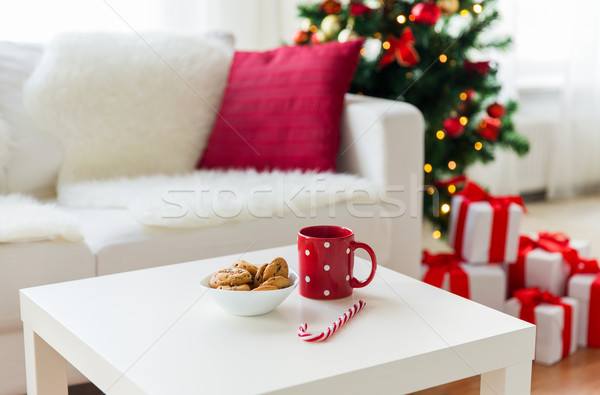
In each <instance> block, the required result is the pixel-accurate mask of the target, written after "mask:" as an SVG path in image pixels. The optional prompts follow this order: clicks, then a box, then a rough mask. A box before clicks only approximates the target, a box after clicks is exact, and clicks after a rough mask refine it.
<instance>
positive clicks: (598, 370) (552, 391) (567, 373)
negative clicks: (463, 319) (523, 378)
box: [69, 348, 600, 395]
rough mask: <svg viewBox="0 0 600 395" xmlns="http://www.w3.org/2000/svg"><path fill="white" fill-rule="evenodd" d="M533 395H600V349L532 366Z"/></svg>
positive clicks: (458, 388) (87, 387)
mask: <svg viewBox="0 0 600 395" xmlns="http://www.w3.org/2000/svg"><path fill="white" fill-rule="evenodd" d="M531 393H532V394H534V395H584V394H585V395H594V394H600V349H598V348H588V349H581V350H578V351H577V352H576V353H575V354H573V355H571V356H569V357H568V358H566V359H564V360H562V361H561V362H559V363H557V364H556V365H554V366H549V367H547V366H542V365H538V364H533V379H532V384H531ZM101 394H102V392H101V391H100V390H98V389H97V388H96V387H94V386H93V385H92V384H83V385H77V386H73V387H70V388H69V395H101ZM415 394H418V395H477V394H479V377H472V378H469V379H465V380H461V381H457V382H454V383H450V384H446V385H442V386H439V387H435V388H432V389H429V390H425V391H420V392H415Z"/></svg>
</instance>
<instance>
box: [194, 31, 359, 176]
mask: <svg viewBox="0 0 600 395" xmlns="http://www.w3.org/2000/svg"><path fill="white" fill-rule="evenodd" d="M361 45H362V40H355V41H350V42H346V43H338V42H334V43H327V44H322V45H315V46H296V47H281V48H277V49H275V50H271V51H267V52H236V54H235V56H234V59H233V63H232V66H231V71H230V73H229V80H228V82H227V89H226V91H225V97H224V98H223V104H222V106H221V109H220V110H219V111H220V117H219V118H218V119H217V121H216V123H215V127H214V130H213V132H212V134H211V136H210V140H209V143H208V146H207V148H206V151H205V152H204V155H203V156H202V159H201V161H200V164H199V167H200V168H209V169H213V168H226V169H227V168H242V169H243V168H254V169H257V170H271V169H281V170H288V169H303V170H318V171H325V170H335V165H336V158H337V150H338V146H339V139H340V136H339V134H340V117H341V114H342V107H343V102H344V94H345V93H346V92H347V90H348V87H349V85H350V81H351V80H352V76H353V75H354V71H355V69H356V66H357V65H358V58H359V51H360V48H361Z"/></svg>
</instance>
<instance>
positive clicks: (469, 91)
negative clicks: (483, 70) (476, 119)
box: [465, 89, 475, 101]
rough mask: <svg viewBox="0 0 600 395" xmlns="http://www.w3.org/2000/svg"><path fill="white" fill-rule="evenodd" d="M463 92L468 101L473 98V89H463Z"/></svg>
mask: <svg viewBox="0 0 600 395" xmlns="http://www.w3.org/2000/svg"><path fill="white" fill-rule="evenodd" d="M465 93H466V94H467V100H468V101H471V100H473V99H474V98H475V89H469V90H467V91H465Z"/></svg>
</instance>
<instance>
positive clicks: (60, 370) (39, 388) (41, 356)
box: [23, 324, 68, 395]
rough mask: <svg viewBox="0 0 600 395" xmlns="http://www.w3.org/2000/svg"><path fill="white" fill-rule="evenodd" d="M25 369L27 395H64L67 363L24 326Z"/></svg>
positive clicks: (66, 391) (66, 389)
mask: <svg viewBox="0 0 600 395" xmlns="http://www.w3.org/2000/svg"><path fill="white" fill-rule="evenodd" d="M23 335H24V336H25V368H26V370H27V394H28V395H66V394H67V393H68V387H67V363H66V361H65V359H64V358H63V357H62V356H61V355H60V354H59V353H57V352H56V350H54V349H53V348H52V347H51V346H50V345H49V344H48V343H46V342H45V341H44V339H42V338H41V337H39V336H38V335H37V334H36V333H35V332H34V331H33V330H32V329H31V328H29V327H28V326H27V325H26V324H24V325H23Z"/></svg>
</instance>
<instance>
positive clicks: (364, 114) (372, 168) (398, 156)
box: [338, 94, 424, 277]
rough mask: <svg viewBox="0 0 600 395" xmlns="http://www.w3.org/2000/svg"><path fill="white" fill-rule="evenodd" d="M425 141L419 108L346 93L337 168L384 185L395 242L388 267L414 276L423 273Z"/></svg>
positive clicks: (382, 186)
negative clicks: (421, 264)
mask: <svg viewBox="0 0 600 395" xmlns="http://www.w3.org/2000/svg"><path fill="white" fill-rule="evenodd" d="M423 139H424V121H423V116H422V115H421V113H420V111H419V110H418V109H417V108H416V107H414V106H412V105H410V104H408V103H403V102H395V101H392V100H385V99H377V98H372V97H366V96H357V95H352V94H348V95H346V100H345V105H344V112H343V114H342V122H341V142H340V151H339V154H338V169H339V171H340V172H348V173H353V174H358V175H360V176H362V177H364V178H366V179H368V180H370V181H371V182H373V183H374V184H375V185H377V186H379V187H381V188H382V190H383V193H384V194H385V199H384V206H385V205H386V204H387V206H388V207H389V208H390V210H389V212H388V213H387V215H388V218H390V221H391V232H392V234H391V237H392V240H393V243H392V245H393V246H394V247H393V251H390V257H391V260H388V264H387V266H388V267H391V268H393V269H395V270H398V271H401V272H403V273H405V274H407V275H410V276H413V277H418V276H419V269H420V267H419V265H420V256H421V237H422V233H421V226H422V198H423V197H422V192H423V161H424V140H423ZM391 202H395V203H393V204H390V203H391Z"/></svg>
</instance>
